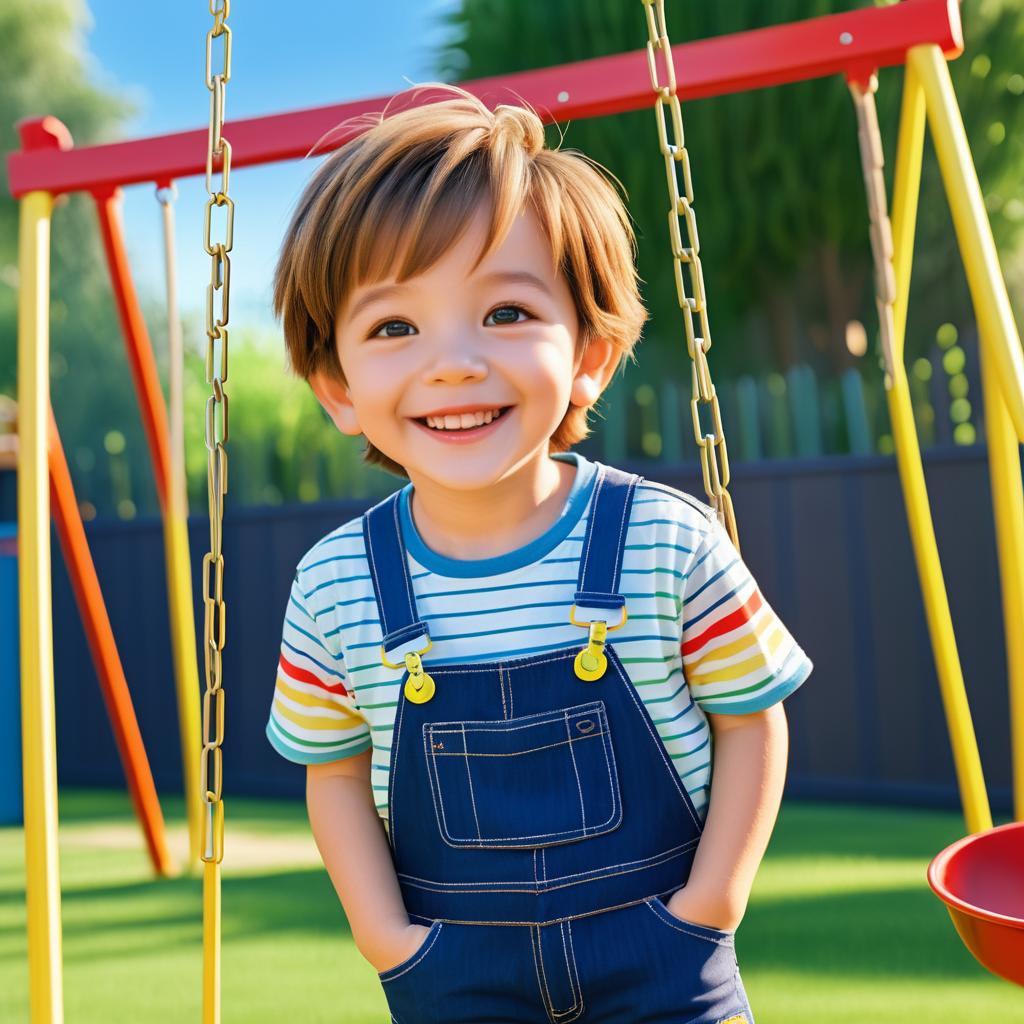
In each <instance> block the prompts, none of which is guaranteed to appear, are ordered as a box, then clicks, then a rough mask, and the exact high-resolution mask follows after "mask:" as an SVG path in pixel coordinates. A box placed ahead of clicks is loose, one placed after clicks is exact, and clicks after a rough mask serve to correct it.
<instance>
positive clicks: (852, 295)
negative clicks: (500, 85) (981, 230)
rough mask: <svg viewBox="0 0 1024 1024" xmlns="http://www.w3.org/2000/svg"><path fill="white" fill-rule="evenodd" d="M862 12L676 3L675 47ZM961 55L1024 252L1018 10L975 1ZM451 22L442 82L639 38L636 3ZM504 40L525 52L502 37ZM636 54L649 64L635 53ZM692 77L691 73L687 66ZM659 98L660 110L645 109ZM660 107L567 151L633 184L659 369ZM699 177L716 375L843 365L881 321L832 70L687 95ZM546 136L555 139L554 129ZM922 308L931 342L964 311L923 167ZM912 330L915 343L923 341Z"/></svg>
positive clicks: (580, 138) (997, 192) (673, 319)
mask: <svg viewBox="0 0 1024 1024" xmlns="http://www.w3.org/2000/svg"><path fill="white" fill-rule="evenodd" d="M861 6H864V5H863V3H856V2H853V0H729V2H728V3H699V2H696V0H692V2H691V0H676V2H674V3H670V4H669V5H667V17H668V19H669V24H668V30H669V35H670V38H671V39H672V42H673V44H677V43H680V42H684V41H686V40H693V39H703V38H707V37H711V36H718V35H722V34H725V33H732V32H739V31H742V30H746V29H756V28H762V27H765V26H767V25H771V24H778V23H783V22H790V21H797V20H801V19H805V18H810V17H815V16H819V15H825V14H832V13H837V12H839V11H843V10H849V9H851V8H854V7H861ZM963 17H964V22H965V28H966V54H965V56H964V57H963V58H961V59H960V60H958V61H956V62H954V63H953V64H952V65H951V71H952V75H953V79H954V84H955V88H956V89H957V92H958V94H959V99H960V103H961V107H962V109H963V112H964V118H965V121H966V124H967V130H968V135H969V138H970V140H971V143H972V145H973V148H974V153H975V158H976V161H977V165H978V170H979V174H980V178H981V181H982V183H983V185H984V187H985V190H986V197H987V201H988V204H989V210H990V214H991V217H992V221H993V228H994V231H995V235H996V239H997V243H998V244H999V246H1000V248H1001V249H1002V250H1003V252H1004V253H1009V252H1011V251H1012V250H1013V249H1014V247H1015V246H1017V245H1018V244H1019V242H1020V238H1021V230H1022V227H1024V209H1022V204H1021V200H1020V197H1019V195H1017V194H1015V192H1014V189H1013V184H1014V182H1015V181H1019V173H1020V172H1019V168H1020V166H1021V159H1022V146H1024V105H1022V104H1021V102H1020V98H1019V97H1020V93H1021V86H1022V85H1024V79H1022V78H1021V76H1020V73H1019V71H1018V66H1017V64H1018V62H1017V55H1019V53H1020V52H1021V49H1022V47H1024V9H1021V7H1020V6H1019V5H1018V4H1015V3H1012V2H1010V0H967V2H965V4H964V9H963ZM448 21H449V22H450V27H451V29H452V30H453V41H452V42H450V43H449V44H448V46H447V47H446V49H445V51H444V52H443V53H442V54H441V55H440V62H439V69H440V73H441V74H442V75H444V76H450V77H452V78H457V79H462V80H469V79H475V78H479V77H486V76H489V75H497V74H505V73H511V72H515V71H521V70H526V69H528V68H535V67H541V66H548V65H557V64H562V63H567V62H570V61H578V60H583V59H586V58H590V57H599V56H605V55H608V54H614V53H620V52H623V51H637V50H641V48H642V47H643V46H644V45H645V44H646V27H645V19H644V16H643V10H642V8H641V5H640V3H639V0H635V2H628V0H627V2H619V0H616V2H614V3H611V2H604V3H579V2H578V0H546V2H545V3H543V4H537V3H532V2H530V0H505V2H502V3H495V2H493V0H463V3H462V5H461V8H460V9H459V10H458V11H455V12H452V13H451V14H450V15H449V17H448ZM510 40H514V41H515V45H510ZM638 59H640V57H639V55H638ZM677 73H678V74H679V76H680V79H681V80H683V81H685V69H684V68H677ZM902 74H903V71H902V69H887V70H883V71H882V73H881V75H880V79H881V87H880V90H879V94H878V107H879V117H880V122H881V126H882V131H883V136H884V138H885V140H886V157H887V161H888V167H889V176H890V181H891V167H892V164H893V163H894V161H895V138H896V127H897V121H898V108H899V96H900V92H901V82H902ZM652 106H653V104H652ZM654 116H655V114H654V111H653V110H650V111H648V110H644V111H637V112H633V113H629V114H624V115H617V116H614V117H606V118H600V119H592V120H587V121H577V122H575V123H572V124H570V125H569V126H568V128H567V130H565V139H564V143H563V146H564V148H578V149H581V150H583V151H584V152H586V153H588V154H589V155H590V156H592V157H594V158H596V159H597V160H599V161H600V162H601V163H603V164H604V165H605V166H606V167H608V168H609V169H610V170H611V171H612V172H613V173H614V174H615V175H616V176H617V177H618V178H619V179H620V180H621V181H622V183H623V185H624V186H625V189H626V191H627V193H628V196H629V199H630V208H631V212H632V215H633V216H634V218H635V220H636V223H637V227H638V233H639V236H640V255H639V267H640V273H641V276H642V277H643V279H644V280H645V281H646V282H647V284H646V289H645V294H646V299H647V303H648V307H649V308H650V310H651V313H652V319H651V322H650V323H649V325H648V327H647V330H646V335H647V337H648V338H651V339H652V340H653V347H652V344H651V342H647V343H646V344H645V345H644V346H643V347H642V350H643V351H642V355H641V357H640V358H641V364H643V363H644V362H645V361H646V364H647V367H648V370H649V372H650V374H651V375H652V376H656V375H660V374H662V373H663V372H665V371H669V372H673V368H674V371H675V372H678V362H677V360H678V358H679V353H680V351H682V348H681V345H682V342H681V337H682V323H681V315H680V313H679V309H678V305H677V303H676V297H675V285H674V280H673V274H672V267H671V258H670V254H669V249H668V238H667V227H666V211H667V205H668V204H667V200H666V192H665V186H664V170H663V164H662V158H661V156H660V154H659V152H658V148H657V136H656V128H655V121H654ZM683 120H684V125H685V129H686V142H687V148H688V150H689V152H690V156H691V163H692V167H693V180H694V191H695V210H696V212H697V220H698V224H699V228H700V241H701V257H702V262H703V264H704V269H705V281H706V287H707V290H708V294H709V304H710V310H711V324H712V337H713V338H714V340H715V343H716V352H715V356H714V360H713V367H714V368H715V370H716V372H720V371H721V370H724V372H726V373H738V372H743V371H745V370H748V369H753V370H767V369H784V368H785V367H787V366H789V365H791V364H793V363H795V362H798V361H805V362H812V363H816V364H817V365H818V367H819V369H822V370H826V371H827V370H832V371H838V370H840V369H842V368H843V367H844V366H845V365H847V364H848V362H849V360H850V358H851V357H850V356H849V354H848V352H847V351H846V347H845V344H844V336H845V328H846V324H847V322H848V321H849V320H850V319H852V318H855V317H858V318H861V319H864V320H865V321H866V322H867V323H869V324H872V323H873V320H874V318H873V300H872V297H871V294H870V287H871V282H872V275H871V268H870V247H869V240H868V231H867V214H866V205H865V199H864V186H863V181H862V178H861V171H860V163H859V157H858V153H857V130H856V118H855V114H854V111H853V107H852V104H851V102H850V97H849V94H848V90H847V88H846V85H845V83H844V82H843V81H842V80H841V79H839V78H833V79H829V80H816V81H811V82H803V83H796V84H792V85H787V86H782V87H778V88H772V89H763V90H760V91H757V92H752V93H744V94H737V95H730V96H722V97H716V98H713V99H706V100H701V101H699V102H690V103H687V102H685V101H684V103H683ZM549 132H550V133H551V134H550V135H549V143H551V144H556V145H557V144H558V141H559V134H558V132H557V131H556V130H555V129H553V128H552V129H549ZM917 248H918V264H917V266H916V268H915V289H914V297H915V307H914V308H923V309H924V311H925V315H924V317H923V320H924V322H925V323H926V324H927V325H928V327H927V329H926V330H923V331H920V332H918V334H917V335H914V334H913V332H912V333H911V336H910V338H909V339H908V354H910V355H911V356H913V355H914V354H915V347H925V346H927V345H929V344H931V341H932V339H933V338H934V326H935V325H936V324H937V323H940V322H941V321H942V320H943V319H953V320H955V319H961V320H962V319H963V318H964V317H965V316H968V315H969V313H968V309H967V298H966V292H965V290H964V287H963V275H962V272H961V271H960V267H959V255H958V253H957V250H956V247H955V245H954V244H953V242H952V239H951V225H950V220H949V215H948V211H947V207H946V201H945V198H944V196H943V195H942V192H941V183H940V182H939V178H938V173H937V170H936V168H935V167H934V162H933V161H927V162H926V173H925V175H924V180H923V183H922V193H921V215H920V218H919V228H918V247H917ZM915 338H916V339H917V340H916V341H915Z"/></svg>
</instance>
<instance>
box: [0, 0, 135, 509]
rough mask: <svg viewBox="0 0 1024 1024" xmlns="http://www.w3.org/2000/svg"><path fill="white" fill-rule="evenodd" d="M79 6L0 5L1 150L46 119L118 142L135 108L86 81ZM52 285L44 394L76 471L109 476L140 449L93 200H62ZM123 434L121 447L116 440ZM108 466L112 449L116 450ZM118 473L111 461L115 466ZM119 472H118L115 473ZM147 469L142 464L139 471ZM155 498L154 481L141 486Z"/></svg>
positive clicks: (2, 216) (38, 0) (3, 236)
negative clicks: (23, 128)
mask: <svg viewBox="0 0 1024 1024" xmlns="http://www.w3.org/2000/svg"><path fill="white" fill-rule="evenodd" d="M87 26H88V12H87V10H86V8H85V6H84V5H83V4H82V3H81V2H80V0H6V2H5V3H4V4H2V5H0V39H3V48H4V60H3V61H0V140H2V141H0V146H2V149H3V150H4V151H5V152H7V151H10V150H14V149H19V148H20V140H19V139H18V137H17V131H16V128H15V124H16V122H17V121H18V120H20V119H22V118H25V117H32V116H40V115H43V114H53V115H54V116H56V117H58V118H59V119H60V120H61V121H63V122H64V124H66V125H67V126H68V128H69V129H70V130H71V134H72V137H73V138H74V140H75V143H76V144H77V145H88V144H92V143H99V142H108V141H111V140H112V139H114V138H116V137H117V135H118V134H119V131H120V129H121V125H122V124H123V123H124V121H125V119H126V118H127V117H128V116H129V115H130V114H131V113H132V107H131V105H130V104H129V103H128V102H127V101H126V100H124V99H123V98H122V97H120V96H117V95H113V94H111V93H109V92H106V91H104V90H102V89H100V88H98V87H96V86H95V85H93V84H92V83H90V81H89V80H88V74H87V66H86V57H85V54H86V48H85V42H84V35H85V30H86V28H87ZM0 176H2V187H0V391H3V392H5V393H7V394H9V395H12V396H13V395H14V394H15V393H16V388H17V367H16V358H17V345H16V337H17V289H18V269H17V250H18V241H17V240H18V203H17V201H16V200H15V199H13V198H12V197H11V195H10V192H9V188H8V181H7V166H6V161H4V163H3V166H2V168H0ZM52 239H53V242H52V245H51V283H50V294H51V304H50V328H51V330H50V335H51V348H50V351H51V357H50V370H51V396H52V402H53V406H54V410H55V413H56V416H57V422H58V426H59V428H60V430H61V435H62V439H63V440H64V444H65V448H66V450H67V455H68V462H69V464H70V466H71V470H72V474H73V476H75V477H76V478H77V480H76V483H77V481H78V480H81V479H82V475H83V474H84V473H85V472H86V470H92V469H94V468H95V469H96V470H97V471H103V470H107V469H110V468H111V467H110V466H108V465H107V460H108V458H110V457H111V456H109V453H108V452H107V450H106V447H105V445H104V442H105V440H106V442H107V447H113V448H115V449H117V448H118V447H119V445H120V444H122V443H125V444H126V447H127V450H128V451H130V452H134V451H136V450H140V449H141V448H142V447H144V442H143V438H142V428H141V423H140V421H139V413H138V406H137V403H136V402H135V398H134V395H133V393H132V389H131V382H130V378H129V375H128V372H127V369H126V366H125V360H124V352H123V347H122V346H121V345H120V342H119V339H118V336H117V330H116V325H117V319H116V314H115V311H114V307H113V301H112V298H111V295H110V284H109V280H108V278H107V275H106V267H105V262H104V259H103V254H102V249H101V245H100V240H99V232H98V229H97V222H96V212H95V209H94V204H93V202H92V200H91V198H89V197H87V196H83V195H72V196H68V197H63V198H61V199H59V200H58V202H57V205H56V208H55V210H54V215H53V223H52ZM117 431H120V432H121V440H120V441H118V439H117V436H116V434H112V432H117ZM112 457H113V458H114V459H115V460H117V459H118V458H119V457H120V453H119V452H117V451H115V454H114V456H112ZM113 468H114V469H115V470H116V469H117V468H118V464H117V462H116V461H115V466H114V467H113ZM122 468H123V467H122ZM145 473H148V466H147V465H146V462H145V460H140V462H139V466H138V469H137V471H136V474H135V475H136V476H139V475H143V474H145ZM147 490H148V491H149V492H151V491H152V477H151V476H150V477H149V479H148V488H147Z"/></svg>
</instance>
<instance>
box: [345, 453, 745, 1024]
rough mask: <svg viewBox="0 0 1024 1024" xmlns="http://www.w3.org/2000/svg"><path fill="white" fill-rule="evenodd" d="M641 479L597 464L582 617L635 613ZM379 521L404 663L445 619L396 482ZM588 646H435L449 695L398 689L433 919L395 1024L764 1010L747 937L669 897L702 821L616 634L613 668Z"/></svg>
mask: <svg viewBox="0 0 1024 1024" xmlns="http://www.w3.org/2000/svg"><path fill="white" fill-rule="evenodd" d="M640 479H641V478H639V477H637V476H634V475H631V474H626V473H623V472H621V471H619V470H616V469H614V468H612V467H608V466H604V465H602V464H600V463H598V479H597V481H596V484H595V489H594V498H593V505H592V509H591V515H590V520H589V523H588V528H587V535H586V538H585V541H584V545H583V550H582V553H581V557H580V570H579V579H578V584H577V592H576V605H577V607H576V618H577V620H578V621H584V620H585V619H588V618H598V617H600V618H606V619H607V620H608V621H609V622H611V623H614V622H617V621H618V619H619V614H618V612H617V609H618V608H621V607H622V605H623V603H624V598H623V597H622V595H620V594H619V593H618V586H619V575H620V570H621V566H622V553H623V543H624V538H625V524H626V523H627V522H628V519H629V509H630V505H631V503H632V498H633V493H634V491H635V488H636V485H637V483H638V482H639V480H640ZM363 529H364V536H365V540H366V549H367V552H368V560H369V564H370V571H371V576H372V579H373V586H374V593H375V595H376V598H377V603H378V608H379V613H380V618H381V622H382V623H383V625H384V631H385V635H384V637H383V647H384V650H385V652H386V654H387V657H388V659H389V660H391V661H400V660H401V656H402V654H403V653H404V652H405V651H411V650H421V649H422V648H423V647H424V646H425V645H426V642H427V638H428V636H429V633H428V630H427V626H426V623H424V622H422V621H420V620H419V619H418V615H417V610H416V599H415V595H414V593H413V587H412V581H411V580H410V578H409V573H408V567H407V563H406V558H405V549H404V546H403V544H402V536H401V524H400V520H399V517H398V514H397V502H396V498H395V496H392V497H390V498H388V499H386V500H385V501H383V502H381V503H380V504H379V505H377V506H375V507H374V508H373V509H371V510H370V511H369V512H368V513H367V514H366V517H365V519H364V525H363ZM588 609H591V610H592V612H591V613H588ZM609 611H611V614H610V615H609ZM613 636H614V633H610V634H609V639H611V638H612V637H613ZM585 645H586V632H585V631H584V630H583V629H581V630H580V643H579V645H578V646H573V647H571V648H567V649H562V650H556V651H552V652H548V653H545V654H539V655H534V656H532V657H528V658H521V659H510V660H504V661H500V662H481V663H474V664H469V665H465V664H460V665H448V666H446V665H442V664H433V663H431V662H430V660H429V656H428V657H425V658H424V659H423V665H424V668H425V669H426V670H427V671H428V672H429V673H430V675H431V676H432V677H433V678H434V682H435V684H436V692H435V694H434V696H433V698H432V699H431V700H429V701H427V702H426V703H423V704H416V703H413V702H410V701H408V700H406V699H405V697H404V693H403V694H402V695H401V696H400V698H399V701H400V703H399V709H398V715H397V718H396V721H395V731H394V737H393V740H392V759H391V775H390V778H389V793H388V796H389V810H390V824H389V836H388V838H389V843H390V848H391V854H392V858H393V861H394V866H395V872H396V875H397V877H398V881H399V884H400V886H401V890H402V896H403V900H404V902H405V906H406V909H407V911H408V912H409V915H410V918H411V919H412V920H413V921H418V922H420V923H423V924H427V925H429V927H430V930H429V932H428V934H427V936H426V938H425V940H424V942H423V944H422V945H421V946H420V948H419V949H418V950H417V952H416V953H415V954H414V955H413V956H411V957H410V958H409V959H408V960H406V961H405V962H403V963H401V964H398V965H397V966H396V967H394V968H392V969H390V970H388V971H385V972H383V973H382V974H381V975H380V981H381V984H382V986H383V988H384V992H385V994H386V996H387V1000H388V1005H389V1007H390V1009H391V1013H392V1020H393V1021H395V1022H397V1024H434V1022H437V1024H441V1022H442V1021H443V1022H448V1024H484V1022H490V1021H493V1022H498V1021H501V1022H523V1024H526V1022H532V1021H549V1022H550V1024H566V1022H568V1021H574V1020H580V1021H583V1022H586V1024H596V1022H608V1024H612V1022H615V1024H634V1022H637V1024H639V1022H652V1024H653V1022H659V1024H660V1022H664V1024H668V1022H670V1021H671V1022H674V1024H720V1022H724V1021H731V1022H733V1024H740V1022H743V1024H753V1017H752V1015H751V1013H750V1008H749V1004H748V1002H747V999H746V995H745V993H744V991H743V985H742V982H741V980H740V975H739V968H738V965H737V963H736V956H735V946H734V935H733V933H732V932H725V931H719V930H717V929H714V928H708V927H705V926H702V925H696V924H691V923H689V922H686V921H683V920H681V919H680V918H677V917H676V916H675V915H673V914H672V913H670V912H669V910H668V909H667V907H666V906H665V902H664V900H667V899H668V897H669V896H670V894H671V893H672V892H673V891H675V890H676V889H678V888H679V887H680V885H681V884H684V883H685V882H686V879H687V878H688V876H689V872H690V867H691V865H692V862H693V857H694V853H695V851H696V847H697V843H698V842H699V840H700V835H701V830H702V823H701V819H700V816H699V815H698V813H697V811H696V810H695V808H694V805H693V802H692V800H691V799H690V796H689V794H688V793H687V792H686V789H685V787H684V786H683V784H682V782H681V780H680V778H679V776H678V774H677V772H676V771H675V769H674V768H673V766H672V763H671V761H670V759H669V757H668V755H667V753H666V752H665V749H664V745H663V744H662V742H661V740H660V739H659V737H658V734H657V732H656V731H655V727H654V724H653V722H652V721H651V718H650V715H649V713H648V711H647V709H646V708H645V706H644V704H643V702H642V701H641V700H640V698H639V696H638V694H637V693H636V690H635V688H634V687H633V685H632V683H631V682H630V680H629V676H628V675H627V673H626V671H625V670H624V668H623V666H622V663H621V661H620V659H619V656H618V654H617V653H616V651H615V649H614V646H613V645H612V644H611V643H607V644H606V646H605V653H606V655H607V658H608V665H607V669H606V671H605V673H604V675H603V676H602V677H601V678H600V679H597V680H595V681H593V682H586V681H584V680H581V679H579V678H578V677H577V676H576V674H575V672H574V669H573V660H574V658H575V656H576V654H577V652H578V651H579V650H580V649H581V648H582V647H584V646H585Z"/></svg>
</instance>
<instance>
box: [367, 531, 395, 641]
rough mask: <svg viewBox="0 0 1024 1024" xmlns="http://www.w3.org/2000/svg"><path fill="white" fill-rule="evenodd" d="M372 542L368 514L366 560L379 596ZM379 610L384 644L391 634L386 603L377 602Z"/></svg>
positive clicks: (374, 587)
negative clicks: (386, 637) (385, 607)
mask: <svg viewBox="0 0 1024 1024" xmlns="http://www.w3.org/2000/svg"><path fill="white" fill-rule="evenodd" d="M372 540H373V521H372V520H371V518H370V516H369V514H367V515H366V544H365V547H366V560H367V562H369V565H370V577H371V578H372V580H373V589H374V590H375V591H376V592H377V593H378V594H379V593H380V580H379V579H378V578H377V566H376V564H375V562H374V559H373V543H372ZM377 608H378V610H379V611H380V619H381V625H382V626H383V628H384V633H383V636H381V642H383V640H384V637H385V636H387V635H388V633H390V632H391V630H389V629H388V622H387V613H386V612H385V609H384V602H383V601H381V600H380V599H378V600H377Z"/></svg>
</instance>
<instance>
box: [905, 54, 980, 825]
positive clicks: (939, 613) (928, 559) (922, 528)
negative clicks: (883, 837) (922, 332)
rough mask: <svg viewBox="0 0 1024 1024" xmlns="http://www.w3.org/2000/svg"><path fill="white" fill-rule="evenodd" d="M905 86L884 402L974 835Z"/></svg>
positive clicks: (974, 763) (919, 127) (914, 88)
mask: <svg viewBox="0 0 1024 1024" xmlns="http://www.w3.org/2000/svg"><path fill="white" fill-rule="evenodd" d="M903 88H904V95H903V106H902V113H901V116H900V133H899V144H898V149H897V156H896V175H895V180H894V190H893V215H892V225H893V269H894V272H895V277H896V299H895V302H894V304H893V313H894V316H893V320H894V324H893V352H894V355H895V356H896V358H895V359H894V360H893V363H894V365H893V367H892V373H891V375H890V384H889V387H888V388H887V390H886V398H887V400H888V403H889V417H890V420H891V421H892V430H893V439H894V441H895V450H896V464H897V467H898V469H899V476H900V483H901V485H902V488H903V500H904V503H905V504H906V508H907V519H908V522H909V525H910V538H911V543H912V544H913V548H914V559H915V561H916V563H917V574H918V577H919V579H920V583H921V596H922V599H923V600H924V609H925V618H926V620H927V623H928V633H929V636H930V638H931V643H932V652H933V655H934V658H935V670H936V674H937V675H938V679H939V691H940V693H941V695H942V706H943V710H944V712H945V715H946V726H947V729H948V730H949V738H950V744H951V746H952V749H953V763H954V766H955V770H956V776H957V784H958V786H959V790H960V801H961V803H962V805H963V811H964V821H965V823H966V827H967V831H968V832H971V833H974V832H981V831H983V830H984V829H987V828H991V827H992V812H991V810H990V808H989V802H988V794H987V792H986V790H985V778H984V774H983V773H982V768H981V756H980V754H979V752H978V741H977V737H976V736H975V732H974V725H973V723H972V721H971V709H970V705H969V704H968V702H967V693H966V689H965V687H964V676H963V670H962V668H961V666H960V657H959V654H958V653H957V648H956V637H955V634H954V632H953V619H952V616H951V614H950V611H949V598H948V596H947V594H946V585H945V581H944V580H943V577H942V563H941V562H940V561H939V549H938V544H937V543H936V540H935V527H934V525H933V523H932V517H931V509H930V507H929V504H928V490H927V488H926V486H925V479H924V467H923V465H922V463H921V449H920V446H919V444H918V439H917V430H916V427H915V424H914V411H913V404H912V402H911V399H910V387H909V384H908V383H907V374H906V368H905V366H904V363H903V350H904V335H905V328H906V319H907V301H908V296H909V293H910V270H911V263H912V260H913V253H914V232H915V228H916V224H917V200H918V195H919V192H920V184H921V153H922V148H923V145H924V116H923V110H922V108H923V105H924V96H923V93H922V91H921V84H920V82H919V80H918V78H917V76H916V74H915V72H914V70H913V68H912V67H910V66H909V65H908V67H907V74H906V78H905V79H904V83H903Z"/></svg>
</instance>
